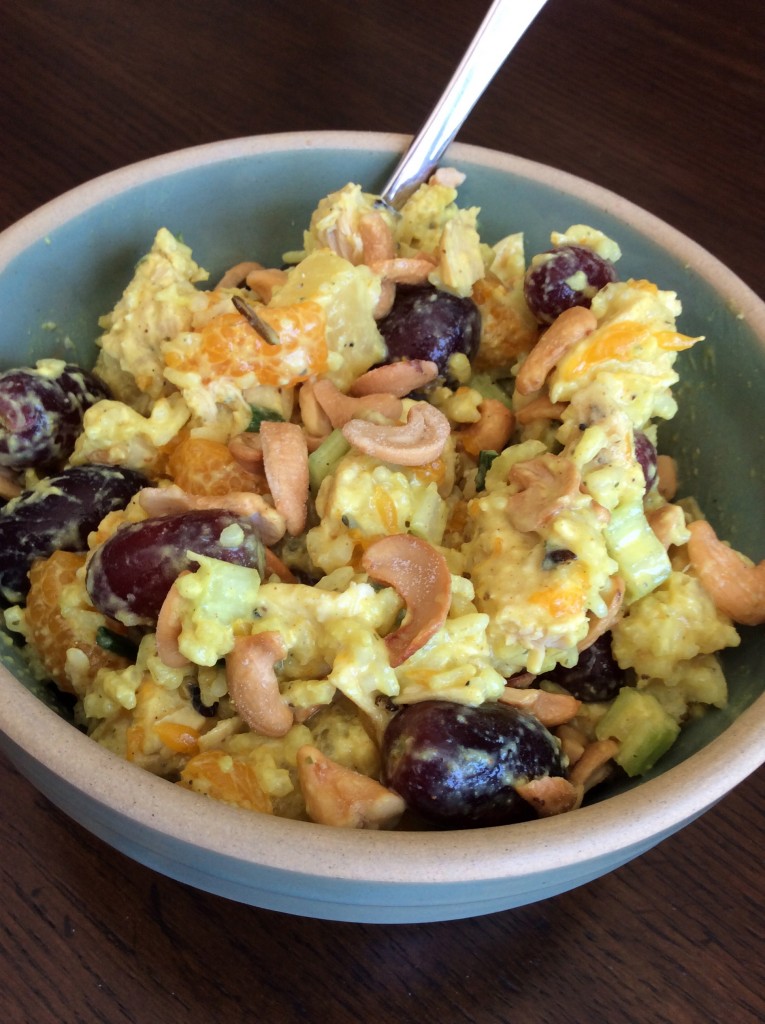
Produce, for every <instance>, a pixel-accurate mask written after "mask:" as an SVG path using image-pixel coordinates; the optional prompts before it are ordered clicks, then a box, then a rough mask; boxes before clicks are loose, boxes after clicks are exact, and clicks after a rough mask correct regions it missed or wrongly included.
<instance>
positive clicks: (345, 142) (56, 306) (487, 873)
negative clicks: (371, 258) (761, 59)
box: [0, 133, 765, 922]
mask: <svg viewBox="0 0 765 1024" xmlns="http://www.w3.org/2000/svg"><path fill="white" fill-rule="evenodd" d="M405 143H406V140H405V139H404V138H403V137H399V136H391V135H377V134H365V133H341V134H338V133H313V134H299V135H297V134H292V135H275V136H269V137H262V138H248V139H240V140H234V141H227V142H222V143H216V144H212V145H206V146H202V147H198V148H193V149H189V150H184V151H182V152H177V153H172V154H170V155H167V156H162V157H158V158H156V159H152V160H148V161H145V162H142V163H139V164H136V165H133V166H130V167H127V168H125V169H123V170H120V171H117V172H114V173H112V174H108V175H106V176H104V177H102V178H99V179H97V180H95V181H93V182H91V183H89V184H86V185H83V186H81V187H79V188H76V189H74V190H73V191H72V192H69V193H67V194H66V195H64V196H62V197H61V198H59V199H57V200H55V201H54V202H52V203H49V204H48V205H47V206H45V207H43V208H41V209H40V210H38V211H37V212H35V213H33V214H31V215H30V216H28V217H26V218H25V219H24V220H22V221H21V222H19V223H18V224H16V225H15V226H13V227H11V228H10V229H8V230H7V231H6V232H5V233H4V234H3V235H2V236H0V309H2V310H3V316H2V318H1V319H0V348H1V350H2V354H1V355H0V361H1V363H0V365H2V367H3V368H6V367H10V366H17V365H20V364H24V363H26V364H29V363H31V362H32V361H34V360H35V359H37V358H39V357H41V356H43V355H62V354H66V355H68V356H69V357H72V356H73V355H74V356H75V357H77V358H80V359H84V360H85V361H86V362H90V361H92V359H93V357H94V346H93V339H94V337H95V336H96V335H97V333H98V330H97V324H96V321H97V318H98V316H99V315H101V314H102V313H104V312H106V311H108V310H109V309H111V307H112V306H113V304H114V302H115V301H116V299H117V298H118V297H119V295H120V294H121V291H122V289H123V287H124V285H125V284H126V282H127V281H128V280H129V278H130V276H131V272H132V269H133V267H134V265H135V263H136V261H137V260H138V259H139V257H140V256H141V255H142V254H143V253H144V252H145V251H146V250H147V249H148V247H149V245H150V243H151V241H152V238H153V236H154V234H155V231H156V229H157V228H158V227H159V226H161V225H165V226H166V227H168V228H169V229H170V230H171V231H173V232H176V233H178V234H180V235H182V236H183V238H184V240H185V241H186V242H187V243H188V244H190V245H191V246H192V248H193V251H194V255H195V258H196V259H197V260H198V261H199V262H200V263H201V264H202V265H203V266H205V267H206V268H207V269H209V270H210V271H211V273H212V277H213V278H214V277H215V274H216V273H217V272H219V271H222V270H223V269H224V268H226V267H227V266H229V265H231V264H233V263H235V262H237V261H239V260H240V259H242V258H247V257H249V255H250V254H253V253H255V254H257V255H258V258H259V259H261V260H262V261H263V262H266V263H268V261H269V260H273V261H278V260H279V259H280V256H281V253H282V252H283V251H284V250H286V249H290V248H295V247H298V246H299V245H300V243H301V232H302V229H303V227H304V226H305V225H306V224H307V223H308V218H309V216H310V213H311V211H312V210H313V208H314V206H315V204H316V202H317V200H318V199H319V198H321V197H322V196H324V195H325V194H326V193H328V192H330V191H333V190H334V189H336V188H339V187H340V186H342V185H343V184H345V183H346V182H347V181H350V180H353V181H358V182H361V183H362V184H363V185H364V186H365V187H366V188H368V189H369V190H370V191H376V190H379V189H380V188H381V187H382V185H383V183H384V181H385V179H386V178H387V175H388V174H389V172H390V171H391V169H392V167H393V165H394V164H395V162H396V159H397V157H398V154H399V153H400V152H401V151H402V149H403V148H404V146H405ZM449 163H450V164H454V165H455V166H457V167H459V168H461V169H462V170H464V171H466V172H467V180H466V183H465V185H464V186H463V187H462V189H461V191H460V199H461V202H463V203H464V204H466V205H478V206H480V207H481V210H482V212H481V218H480V220H481V225H482V235H483V237H484V238H485V239H486V240H487V241H489V242H492V241H496V240H497V239H499V238H501V237H502V236H503V235H505V234H507V233H508V232H510V231H517V230H523V231H524V232H525V234H526V238H527V251H528V252H530V253H533V252H536V251H539V250H540V249H543V248H546V247H547V243H548V240H549V234H550V231H551V230H553V229H559V230H563V229H565V228H566V227H567V226H568V225H569V224H573V223H581V222H584V223H589V224H592V225H594V226H596V227H599V228H600V229H601V230H603V231H605V232H606V233H607V234H609V235H611V236H612V237H614V238H616V239H617V240H618V241H619V243H620V244H621V247H622V249H623V251H624V257H623V259H622V261H621V263H620V274H621V275H622V276H624V277H626V276H628V275H630V276H636V277H649V278H650V279H652V280H654V281H656V282H658V283H659V284H660V286H661V287H662V288H668V289H674V290H676V291H677V292H678V293H679V295H680V296H681V297H682V300H683V305H684V310H685V311H684V313H683V316H682V319H681V321H680V323H681V329H682V330H683V331H685V333H688V334H704V335H707V336H708V337H709V339H710V341H709V342H708V343H707V345H706V346H698V347H697V348H695V349H692V350H691V351H689V352H687V353H683V354H682V355H681V357H680V363H679V367H680V371H681V374H682V383H681V385H680V386H679V388H678V391H677V393H678V397H679V399H680V413H679V414H678V416H677V417H676V419H675V420H673V421H672V423H671V424H670V425H668V426H666V427H664V428H663V429H662V433H661V444H662V448H663V449H664V450H668V451H672V452H673V453H674V454H676V455H677V456H678V457H679V458H680V462H681V466H682V467H683V480H684V481H689V482H690V483H691V487H690V488H689V489H690V490H691V491H692V492H693V493H694V494H695V495H696V497H697V498H698V499H699V501H700V502H701V505H702V507H703V508H705V509H707V510H708V513H709V515H710V516H711V517H712V518H713V521H714V522H715V523H716V524H717V525H718V527H719V528H720V529H721V532H722V533H723V535H724V536H725V537H726V538H727V539H730V540H732V541H733V542H734V543H735V545H736V546H737V547H739V548H740V549H742V550H745V551H747V552H749V553H750V555H752V556H753V557H756V558H761V557H763V555H765V522H764V520H763V516H762V509H763V508H764V507H765V482H764V480H763V474H762V470H761V467H762V459H761V455H762V451H761V442H760V438H759V436H758V432H757V431H756V430H753V429H752V427H753V422H752V416H753V415H754V412H753V410H756V409H760V410H761V409H762V408H763V404H764V403H765V306H763V304H762V302H760V300H759V299H758V298H757V297H756V296H755V295H754V294H753V293H752V292H751V291H750V290H749V289H748V288H747V287H746V286H745V285H744V284H743V283H742V282H741V281H740V280H739V279H738V278H736V277H735V276H734V275H733V274H732V273H730V272H729V271H728V270H727V269H725V267H723V266H722V265H721V264H720V263H719V262H718V261H717V260H715V259H714V258H713V257H712V256H710V255H709V254H708V253H707V252H705V251H704V250H702V249H701V248H699V246H697V245H696V244H694V243H693V242H691V241H689V240H688V239H687V238H685V237H684V236H682V235H680V234H679V233H678V232H677V231H675V230H673V229H672V228H670V227H668V226H667V225H666V224H664V223H662V222H660V221H659V220H657V219H656V218H655V217H653V216H651V215H649V214H647V213H645V212H644V211H642V210H640V209H638V208H636V207H635V206H633V205H632V204H630V203H629V202H626V201H625V200H623V199H620V198H619V197H617V196H615V195H613V194H612V193H610V192H607V191H605V190H603V189H601V188H598V187H596V186H594V185H591V184H588V183H586V182H584V181H581V180H579V179H577V178H574V177H571V176H570V175H568V174H565V173H562V172H560V171H557V170H553V169H551V168H549V167H545V166H541V165H539V164H535V163H532V162H530V161H528V160H524V159H519V158H518V157H513V156H508V155H505V154H501V153H496V152H491V151H488V150H484V149H478V148H475V147H470V146H464V145H455V146H453V147H452V149H451V151H450V154H449ZM72 348H73V349H74V351H72ZM710 350H711V351H712V353H713V354H712V355H710ZM742 395H746V396H747V400H746V402H742V401H741V396H742ZM753 467H755V468H754V469H753ZM754 513H756V514H754ZM742 634H743V643H742V645H741V647H740V648H738V649H737V650H734V651H729V652H726V654H725V656H724V662H725V667H726V673H727V675H728V678H729V683H730V691H731V699H730V704H729V707H728V708H727V709H726V710H724V711H712V712H710V713H709V714H708V715H707V716H706V717H704V718H703V719H702V720H700V721H698V722H696V723H695V724H693V725H692V726H690V727H688V728H687V729H686V730H685V731H684V732H683V734H682V737H681V739H680V740H679V741H678V743H677V744H676V745H675V747H674V748H673V749H672V751H671V752H670V754H669V755H667V756H666V757H665V758H664V759H663V760H662V761H661V763H660V765H659V766H658V767H657V769H656V770H655V771H654V772H653V773H652V774H651V775H650V776H648V777H646V778H644V779H642V780H641V781H639V782H635V783H631V784H625V785H623V786H621V787H618V788H617V789H612V790H610V791H609V792H608V793H607V794H604V795H603V797H601V798H600V799H598V801H597V802H595V803H593V804H592V805H590V806H586V807H584V808H582V809H581V810H578V811H575V812H573V813H571V814H568V815H563V816H561V817H559V818H548V819H546V820H539V821H533V822H528V823H524V824H519V825H510V826H503V827H499V828H490V829H479V830H472V831H457V832H446V833H443V832H422V833H388V832H365V831H350V830H348V831H346V830H342V829H334V828H327V827H322V826H317V825H312V824H306V823H304V822H294V821H285V820H279V819H274V818H271V817H269V816H265V815H260V814H256V813H253V812H247V811H240V810H238V809H236V808H232V807H228V806H225V805H223V804H219V803H216V802H214V801H212V800H209V799H207V798H205V797H202V796H198V795H196V794H194V793H191V792H187V791H183V790H181V789H180V788H179V787H176V786H173V785H171V784H170V783H168V782H165V781H163V780H160V779H158V778H155V777H153V776H152V775H149V774H148V773H145V772H143V771H142V770H140V769H138V768H136V767H134V766H132V765H130V764H128V763H126V762H123V761H121V760H119V759H118V758H117V757H115V756H113V755H111V754H110V753H108V752H107V751H106V750H104V749H102V748H100V747H99V746H97V745H96V744H95V743H93V742H92V741H91V740H89V739H87V738H86V737H85V736H84V735H82V734H81V733H79V732H78V731H77V730H76V729H75V728H74V727H73V726H72V725H70V724H69V723H68V722H67V721H65V720H64V719H63V718H61V717H60V716H59V715H57V714H56V713H55V712H54V711H53V710H51V709H50V707H48V706H46V701H45V698H44V694H42V695H41V691H40V688H39V687H37V686H36V685H35V684H34V682H33V681H32V680H31V678H30V677H29V675H28V673H27V672H26V671H25V668H24V664H23V662H22V660H21V658H20V657H19V654H18V650H17V649H16V648H14V647H13V646H12V645H11V643H10V641H8V642H6V643H5V644H4V646H3V655H2V661H3V662H4V665H5V667H4V668H2V669H1V670H0V728H1V729H2V736H1V741H2V747H3V749H4V750H5V752H6V754H7V755H8V757H9V758H10V759H11V761H12V762H13V763H14V764H15V765H16V766H17V767H18V769H19V770H20V771H21V772H22V773H23V774H24V775H25V776H26V777H27V778H28V779H29V780H30V781H31V782H32V783H33V784H34V785H35V786H36V787H37V788H38V789H39V790H40V791H41V792H42V793H43V794H45V795H46V796H47V797H48V798H49V799H50V800H51V801H52V802H53V803H54V804H56V805H57V806H58V807H60V808H61V809H62V810H63V811H64V812H65V813H66V814H68V815H69V816H71V817H72V818H73V819H75V820H76V821H78V822H79V823H80V824H82V825H83V826H84V827H85V828H87V829H89V830H90V831H91V832H93V833H95V834H96V835H98V836H100V837H101V838H102V839H104V840H105V841H106V842H107V843H110V844H111V845H112V846H113V847H115V848H116V849H118V850H120V851H122V852H123V853H125V854H127V855H128V856H130V857H133V858H135V859H136V860H137V861H140V862H141V863H143V864H146V865H148V866H150V867H151V868H153V869H155V870H157V871H160V872H163V873H165V874H166V875H169V876H171V877H173V878H176V879H179V880H181V881H183V882H186V883H188V884H190V885H193V886H197V887H198V888H200V889H204V890H208V891H210V892H213V893H217V894H220V895H222V896H225V897H228V898H230V899H233V900H237V901H240V902H242V903H248V904H253V905H255V906H259V907H265V908H269V909H272V910H278V911H285V912H289V913H294V914H300V915H306V916H309V917H317V918H327V919H336V920H345V921H368V922H417V921H433V920H446V919H450V918H459V917H468V916H473V915H478V914H486V913H491V912H494V911H500V910H504V909H506V908H510V907H516V906H520V905H523V904H526V903H530V902H533V901H535V900H541V899H544V898H546V897H549V896H553V895H555V894H557V893H560V892H564V891H566V890H569V889H572V888H574V887H575V886H579V885H582V884H583V883H586V882H589V881H590V880H592V879H594V878H597V877H598V876H601V875H603V874H605V873H606V872H608V871H611V870H613V869H615V868H617V867H619V866H620V865H622V864H624V863H625V862H626V861H629V860H630V859H631V858H633V857H636V856H638V855H639V854H640V853H642V852H643V851H644V850H646V849H648V848H649V847H651V846H653V845H654V844H656V843H658V842H659V841H660V840H662V839H663V838H665V837H666V836H668V835H670V834H671V833H673V832H675V831H677V830H678V829H680V828H682V827H683V826H684V825H686V824H687V823H688V822H690V821H691V820H693V819H694V818H696V817H697V816H698V815H699V814H701V813H702V812H703V811H704V810H705V809H707V808H708V807H710V806H711V805H712V804H714V803H715V802H716V801H717V800H719V799H720V798H721V797H723V796H725V794H726V793H727V792H729V791H730V790H731V789H732V788H733V787H734V786H735V785H736V784H737V783H739V782H740V781H741V780H742V779H744V778H745V777H746V776H747V775H748V774H750V773H751V772H753V771H754V770H755V769H756V768H757V767H758V765H760V764H761V762H762V761H763V757H764V751H765V748H764V747H763V744H762V736H763V735H764V734H765V696H763V687H765V676H763V673H762V671H761V666H762V664H763V663H764V662H765V630H762V629H759V630H754V629H750V630H742Z"/></svg>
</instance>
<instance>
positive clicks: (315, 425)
mask: <svg viewBox="0 0 765 1024" xmlns="http://www.w3.org/2000/svg"><path fill="white" fill-rule="evenodd" d="M315 383H316V382H315V381H310V380H307V381H306V382H305V383H304V384H303V385H301V388H300V391H299V392H298V405H299V406H300V419H301V421H302V424H303V429H304V430H305V432H306V434H308V435H310V436H311V437H317V438H318V437H321V438H325V437H329V435H330V434H331V433H332V423H331V422H330V419H329V416H327V414H326V413H325V412H324V409H323V408H322V407H321V405H320V404H319V400H318V398H317V397H316V392H315V390H314V385H315Z"/></svg>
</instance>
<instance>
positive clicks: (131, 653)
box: [96, 626, 138, 661]
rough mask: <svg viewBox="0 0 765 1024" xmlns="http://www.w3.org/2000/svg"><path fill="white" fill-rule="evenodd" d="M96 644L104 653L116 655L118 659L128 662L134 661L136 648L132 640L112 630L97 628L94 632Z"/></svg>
mask: <svg viewBox="0 0 765 1024" xmlns="http://www.w3.org/2000/svg"><path fill="white" fill-rule="evenodd" d="M96 643H97V644H98V646H99V647H103V649H104V650H105V651H110V652H111V653H112V654H117V655H119V657H120V658H127V659H128V661H135V659H136V655H137V654H138V648H137V647H136V645H135V644H134V643H133V641H132V640H128V638H127V637H126V636H122V635H121V634H120V633H115V632H114V630H113V629H107V627H106V626H99V627H98V629H97V630H96Z"/></svg>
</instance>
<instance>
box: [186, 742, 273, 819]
mask: <svg viewBox="0 0 765 1024" xmlns="http://www.w3.org/2000/svg"><path fill="white" fill-rule="evenodd" d="M179 785H181V786H185V788H186V789H193V790H194V791H195V792H197V793H203V794H204V795H205V796H211V797H213V799H215V800H222V801H223V802H224V803H227V804H234V805H235V806H236V807H243V808H245V810H250V811H262V812H263V813H265V814H270V813H271V812H272V808H271V800H270V799H269V797H268V796H267V795H266V793H264V792H263V788H262V787H261V785H260V783H259V782H258V778H257V775H256V773H255V768H254V767H253V765H252V764H250V763H249V762H248V761H244V760H241V759H236V758H234V757H232V756H231V755H230V754H226V753H224V751H222V750H205V751H204V752H203V753H201V754H196V755H195V756H194V757H192V758H191V760H190V761H189V762H188V763H187V764H186V766H185V768H184V769H183V771H182V772H181V779H180V783H179Z"/></svg>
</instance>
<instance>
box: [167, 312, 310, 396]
mask: <svg viewBox="0 0 765 1024" xmlns="http://www.w3.org/2000/svg"><path fill="white" fill-rule="evenodd" d="M257 314H258V316H259V317H260V318H261V320H263V321H264V322H265V323H266V324H267V325H268V326H269V327H270V328H272V330H273V331H274V333H275V335H276V336H277V337H278V339H279V344H278V345H274V344H269V342H268V341H266V340H265V339H264V338H263V337H262V336H261V335H260V334H259V333H258V332H257V331H256V330H255V328H254V327H253V326H252V325H251V324H250V323H249V321H248V320H247V319H246V318H245V317H244V316H242V315H241V314H240V313H221V314H220V315H219V316H216V317H214V318H213V319H212V320H210V321H209V323H207V324H206V325H205V326H204V327H203V328H202V332H201V334H199V335H198V336H197V338H196V339H195V340H192V341H191V342H190V344H189V345H188V346H187V347H184V348H183V349H182V350H180V351H179V350H171V351H169V352H167V353H166V361H167V365H168V367H169V368H171V369H173V370H179V371H181V372H184V373H198V374H199V375H200V377H201V379H202V383H204V384H208V383H210V382H211V381H213V380H215V379H216V378H220V377H234V378H236V377H247V376H249V375H250V374H252V375H254V376H255V379H256V381H257V383H258V384H271V385H274V386H275V387H289V386H291V385H294V384H298V383H299V382H300V381H304V380H307V378H308V377H310V376H311V374H317V373H322V372H323V371H324V370H326V368H327V341H326V332H325V314H324V310H323V309H322V307H321V306H320V305H319V304H318V303H317V302H312V301H310V300H309V301H306V302H300V303H296V304H295V305H291V306H279V307H273V308H272V307H269V306H258V307H257Z"/></svg>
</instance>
